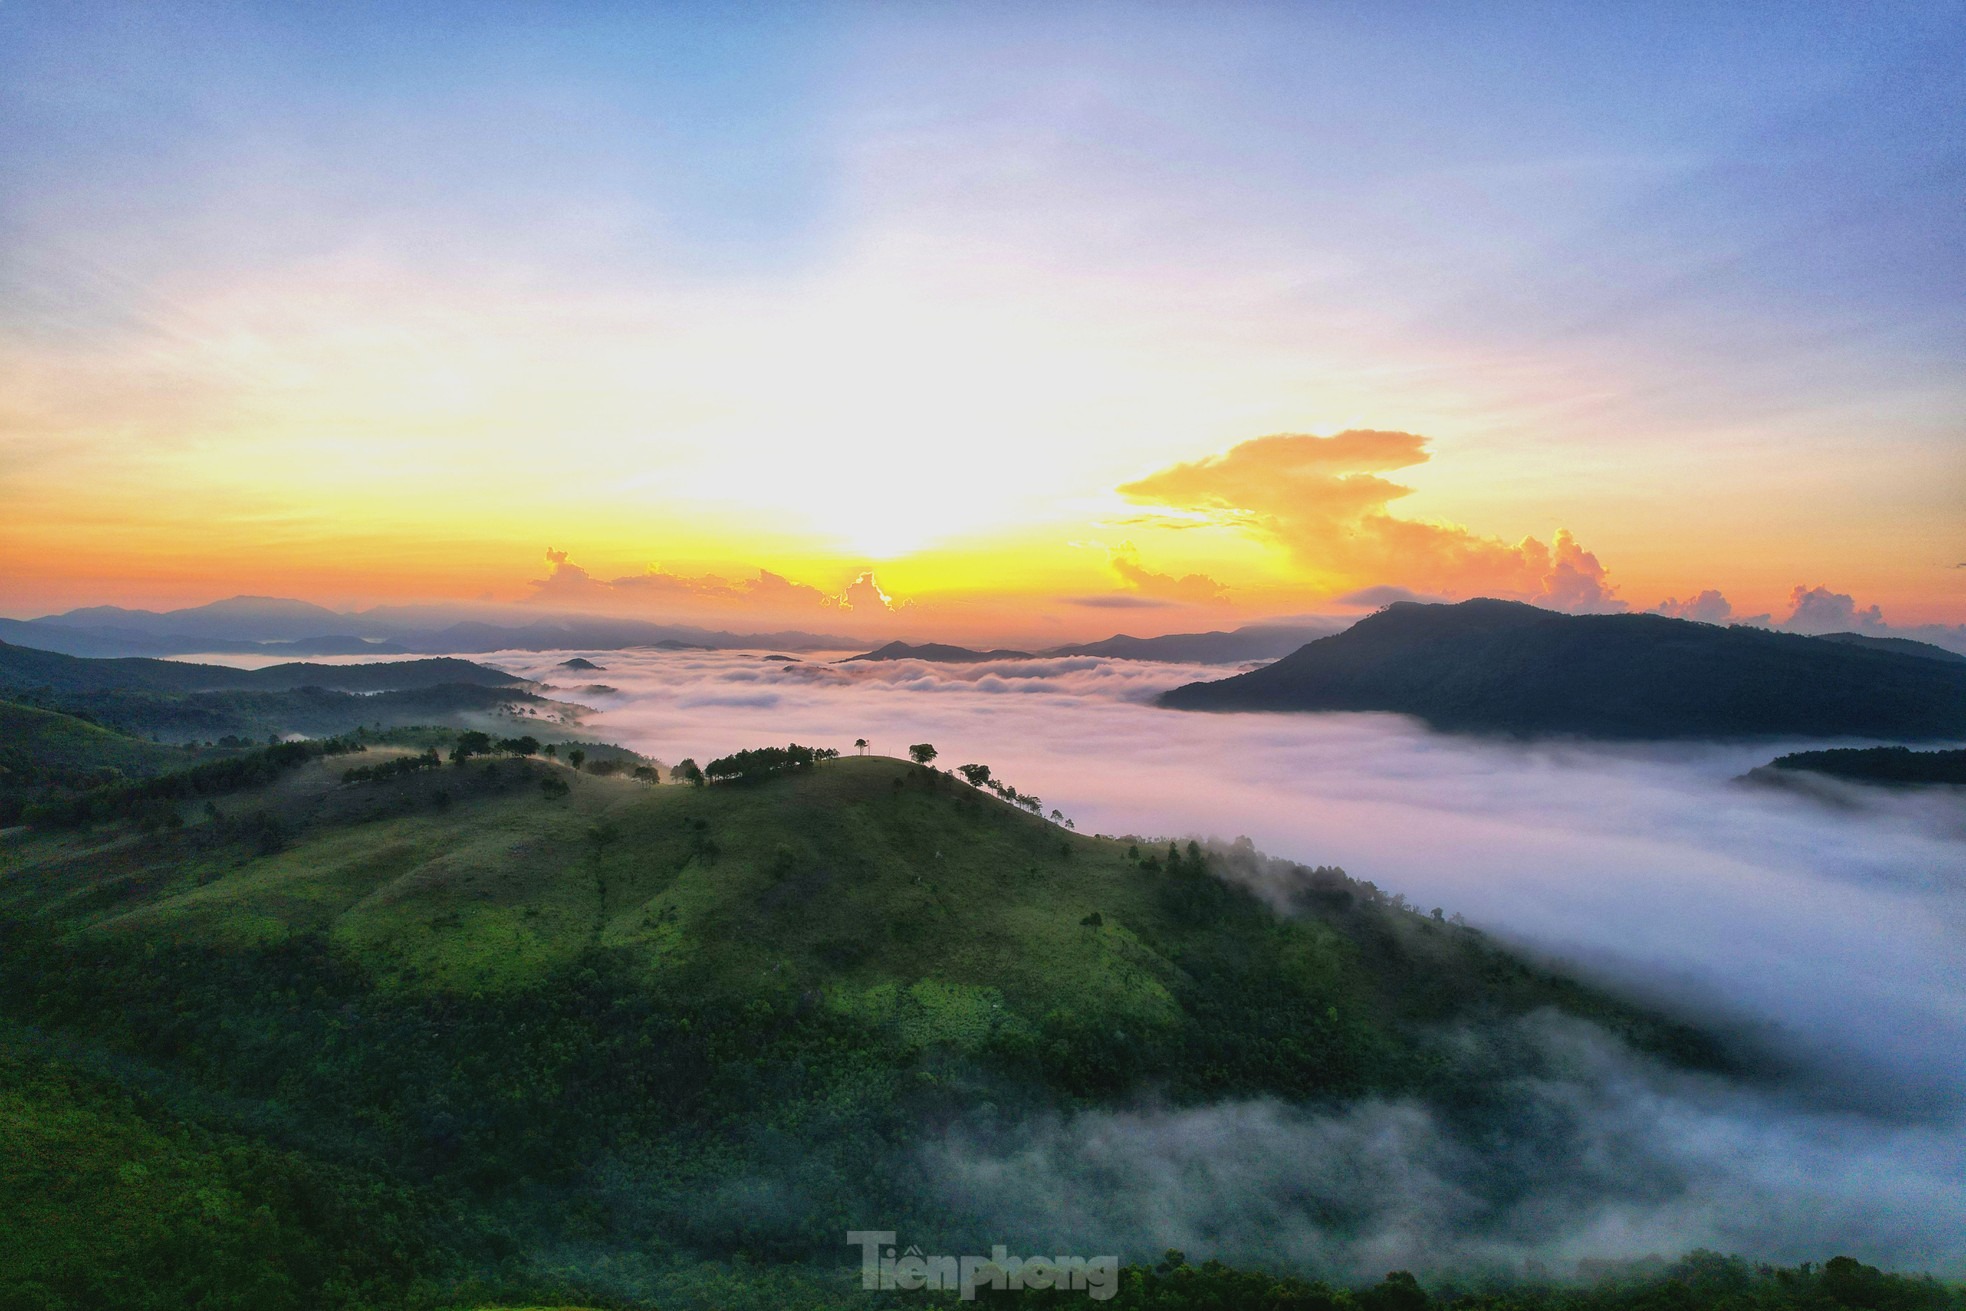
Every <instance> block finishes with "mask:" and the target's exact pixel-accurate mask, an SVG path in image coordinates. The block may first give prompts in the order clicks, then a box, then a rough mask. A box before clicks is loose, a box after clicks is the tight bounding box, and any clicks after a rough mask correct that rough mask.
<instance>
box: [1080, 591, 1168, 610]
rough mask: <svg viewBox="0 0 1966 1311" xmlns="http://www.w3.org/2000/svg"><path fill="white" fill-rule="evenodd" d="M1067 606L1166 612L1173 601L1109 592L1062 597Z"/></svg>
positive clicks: (1128, 593)
mask: <svg viewBox="0 0 1966 1311" xmlns="http://www.w3.org/2000/svg"><path fill="white" fill-rule="evenodd" d="M1058 599H1059V600H1060V601H1062V602H1063V603H1064V604H1066V605H1082V606H1089V607H1091V608H1092V609H1095V610H1165V609H1167V608H1168V607H1169V606H1172V605H1173V604H1174V602H1172V601H1162V600H1157V599H1155V598H1154V597H1151V596H1139V595H1136V594H1134V593H1132V592H1109V593H1107V594H1105V595H1103V596H1061V597H1059V598H1058Z"/></svg>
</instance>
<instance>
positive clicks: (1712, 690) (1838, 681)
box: [1161, 600, 1966, 739]
mask: <svg viewBox="0 0 1966 1311" xmlns="http://www.w3.org/2000/svg"><path fill="white" fill-rule="evenodd" d="M1161 704H1162V705H1165V706H1170V707H1173V708H1175V709H1181V710H1386V711H1396V712H1399V713H1401V714H1409V715H1415V716H1417V717H1419V718H1420V719H1423V720H1425V721H1426V722H1427V723H1428V724H1430V725H1432V726H1433V727H1435V728H1439V729H1444V730H1450V731H1464V732H1492V733H1510V734H1581V735H1585V736H1596V737H1612V738H1676V737H1749V736H1764V735H1777V734H1792V735H1807V736H1865V737H1900V738H1907V739H1921V738H1922V739H1931V738H1945V737H1961V736H1966V664H1953V663H1949V662H1945V661H1939V660H1928V659H1923V658H1920V657H1918V656H1913V655H1905V654H1902V653H1899V652H1896V651H1891V650H1880V649H1877V648H1876V647H1875V646H1872V645H1851V644H1848V643H1839V642H1825V641H1822V640H1820V639H1818V638H1813V637H1799V636H1796V635H1794V634H1789V633H1773V632H1768V631H1766V630H1764V629H1758V628H1744V627H1734V628H1718V627H1715V626H1713V625H1711V624H1701V623H1694V622H1691V621H1689V620H1684V619H1667V618H1664V617H1663V616H1660V615H1641V614H1617V615H1564V614H1557V613H1555V612H1553V611H1549V610H1542V609H1539V608H1537V607H1535V606H1529V605H1521V604H1518V603H1516V602H1513V601H1492V600H1477V601H1464V602H1462V603H1461V604H1459V605H1419V604H1414V603H1411V602H1401V603H1399V604H1397V605H1392V606H1389V607H1387V608H1386V609H1385V610H1382V611H1380V612H1379V613H1378V614H1375V615H1372V616H1370V617H1369V618H1366V619H1362V620H1360V621H1359V622H1358V623H1357V624H1356V625H1354V626H1353V627H1351V628H1350V629H1347V630H1346V631H1345V632H1343V633H1338V634H1335V635H1333V636H1331V637H1326V638H1321V639H1320V640H1318V641H1315V642H1312V643H1310V644H1309V645H1308V646H1305V647H1304V648H1302V649H1301V650H1299V651H1297V652H1296V653H1294V654H1292V655H1289V656H1286V657H1284V658H1283V659H1282V660H1279V661H1277V662H1276V663H1275V664H1273V665H1268V666H1266V667H1264V668H1262V669H1257V670H1254V671H1252V672H1250V673H1246V674H1239V675H1237V676H1235V677H1233V678H1226V679H1222V680H1220V681H1218V682H1212V683H1189V684H1187V685H1186V686H1184V687H1178V688H1175V689H1174V690H1172V691H1170V692H1167V693H1165V694H1164V695H1163V696H1162V697H1161Z"/></svg>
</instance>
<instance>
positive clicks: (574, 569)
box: [527, 547, 911, 619]
mask: <svg viewBox="0 0 1966 1311" xmlns="http://www.w3.org/2000/svg"><path fill="white" fill-rule="evenodd" d="M546 564H547V571H546V576H545V577H544V578H536V579H534V580H533V581H532V593H531V595H530V596H528V597H527V600H529V601H532V602H534V603H537V604H543V605H554V606H564V607H567V608H574V609H602V610H608V611H615V612H619V611H628V612H635V613H648V614H678V613H680V614H700V613H702V612H704V611H715V610H726V611H730V610H742V611H745V612H748V613H751V614H752V615H753V617H755V618H761V619H762V618H769V617H778V618H784V619H800V618H810V617H814V616H824V617H827V618H829V619H830V618H838V617H842V616H854V617H858V618H863V619H864V618H872V617H883V616H888V615H894V614H899V613H902V612H904V611H906V610H908V609H910V608H911V606H910V603H908V602H906V601H900V600H897V599H896V598H894V597H892V596H890V595H888V594H887V593H886V592H885V591H883V590H882V589H881V585H880V583H879V582H878V581H877V580H876V579H875V577H874V575H873V574H872V572H869V571H862V572H861V573H860V574H859V575H858V576H857V577H855V578H854V579H853V581H852V582H850V583H848V584H847V585H846V586H845V587H844V588H842V589H841V590H840V591H839V592H837V593H833V592H827V591H825V590H823V589H821V588H818V587H814V586H812V585H811V584H809V583H796V582H793V581H792V580H791V579H789V578H786V577H785V576H784V575H782V574H775V573H773V572H771V571H770V570H769V569H760V570H758V572H757V574H756V576H755V577H746V578H736V579H732V578H726V577H723V576H722V575H720V574H699V575H695V576H691V575H685V574H678V573H670V572H668V571H665V570H662V569H658V568H654V567H651V568H649V569H647V570H646V571H644V572H642V573H639V574H625V575H623V576H621V577H619V578H596V577H594V576H593V575H592V574H590V573H589V572H588V571H587V570H586V569H585V568H583V567H582V566H580V565H578V564H576V563H574V561H573V560H572V559H571V558H570V557H569V554H568V553H567V552H565V551H559V550H554V549H552V548H550V547H549V548H548V549H547V551H546Z"/></svg>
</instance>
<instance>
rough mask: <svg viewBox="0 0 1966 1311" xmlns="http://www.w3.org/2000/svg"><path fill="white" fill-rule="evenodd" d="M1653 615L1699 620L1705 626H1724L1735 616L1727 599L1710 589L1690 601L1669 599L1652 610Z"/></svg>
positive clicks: (1675, 598)
mask: <svg viewBox="0 0 1966 1311" xmlns="http://www.w3.org/2000/svg"><path fill="white" fill-rule="evenodd" d="M1652 613H1653V614H1660V615H1666V616H1667V617H1669V618H1672V619H1697V620H1698V621H1699V622H1701V623H1703V624H1724V623H1726V622H1727V621H1728V620H1729V619H1731V618H1733V616H1734V607H1733V606H1732V605H1730V604H1729V603H1728V600H1727V598H1726V597H1724V596H1722V595H1721V594H1720V593H1719V592H1717V591H1715V590H1714V589H1713V588H1711V587H1709V588H1708V589H1707V590H1706V591H1704V592H1701V593H1700V594H1699V595H1698V596H1696V597H1693V598H1692V599H1690V600H1686V601H1681V600H1679V599H1678V598H1677V597H1670V596H1669V597H1667V598H1666V599H1665V600H1663V601H1661V602H1659V604H1658V605H1656V606H1654V607H1653V608H1652Z"/></svg>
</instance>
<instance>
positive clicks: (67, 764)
mask: <svg viewBox="0 0 1966 1311" xmlns="http://www.w3.org/2000/svg"><path fill="white" fill-rule="evenodd" d="M199 758H200V754H199V753H196V752H193V751H189V750H187V749H185V748H183V747H167V746H163V745H160V744H158V743H155V742H146V741H144V740H143V739H142V738H136V737H129V736H127V735H125V734H122V733H118V732H115V731H113V730H111V729H107V728H103V727H101V726H100V725H97V724H92V723H90V722H89V721H87V720H85V719H77V718H76V717H75V716H73V715H64V714H61V713H60V712H58V711H53V710H37V709H35V708H34V707H33V706H23V705H18V704H16V703H14V702H12V701H0V766H5V767H6V768H7V769H8V770H9V771H14V770H19V769H21V768H23V767H31V768H39V769H42V770H50V771H53V770H96V769H114V770H117V771H119V772H121V773H124V774H132V775H147V774H158V773H163V772H164V771H166V770H172V769H182V768H184V766H186V765H188V764H194V763H196V762H197V760H198V759H199Z"/></svg>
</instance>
